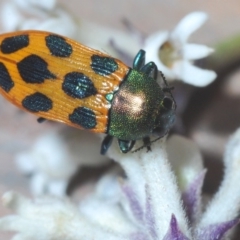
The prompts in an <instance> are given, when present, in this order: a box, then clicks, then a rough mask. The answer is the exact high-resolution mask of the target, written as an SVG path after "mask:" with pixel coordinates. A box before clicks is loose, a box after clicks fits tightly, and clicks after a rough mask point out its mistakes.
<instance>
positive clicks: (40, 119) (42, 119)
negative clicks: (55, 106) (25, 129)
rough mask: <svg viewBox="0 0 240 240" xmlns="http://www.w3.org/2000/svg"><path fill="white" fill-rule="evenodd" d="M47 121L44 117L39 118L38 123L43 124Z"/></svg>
mask: <svg viewBox="0 0 240 240" xmlns="http://www.w3.org/2000/svg"><path fill="white" fill-rule="evenodd" d="M46 120H47V119H46V118H43V117H39V118H38V119H37V121H38V123H43V122H45V121H46Z"/></svg>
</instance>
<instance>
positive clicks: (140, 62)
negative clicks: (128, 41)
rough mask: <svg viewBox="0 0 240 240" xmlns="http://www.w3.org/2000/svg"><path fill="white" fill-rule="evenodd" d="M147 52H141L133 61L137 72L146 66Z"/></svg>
mask: <svg viewBox="0 0 240 240" xmlns="http://www.w3.org/2000/svg"><path fill="white" fill-rule="evenodd" d="M145 53H146V52H145V51H144V50H142V49H141V50H139V52H138V53H137V55H136V56H135V58H134V60H133V69H135V70H140V69H141V68H142V67H143V66H144V64H145Z"/></svg>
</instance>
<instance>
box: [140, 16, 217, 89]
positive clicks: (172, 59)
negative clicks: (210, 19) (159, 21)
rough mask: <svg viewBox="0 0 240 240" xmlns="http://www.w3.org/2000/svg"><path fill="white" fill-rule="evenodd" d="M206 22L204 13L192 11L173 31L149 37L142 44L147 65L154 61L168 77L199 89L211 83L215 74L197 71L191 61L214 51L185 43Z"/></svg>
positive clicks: (198, 69)
mask: <svg viewBox="0 0 240 240" xmlns="http://www.w3.org/2000/svg"><path fill="white" fill-rule="evenodd" d="M206 19H207V15H206V14H205V13H203V12H193V13H191V14H188V15H187V16H185V17H184V18H183V19H182V20H181V21H180V23H179V24H178V25H177V26H176V27H175V29H174V30H173V31H172V32H158V33H155V34H153V35H150V36H149V37H148V38H147V39H146V40H145V44H144V49H145V50H146V60H147V62H149V61H153V62H155V63H156V65H157V66H158V69H159V70H160V71H162V72H163V73H164V75H165V76H166V77H167V78H170V79H174V80H182V81H183V82H186V83H189V84H192V85H195V86H199V87H202V86H206V85H208V84H210V83H211V82H212V81H213V80H214V79H215V78H216V73H215V72H214V71H211V70H206V69H204V70H203V69H200V68H198V67H196V66H194V65H193V64H192V61H194V60H196V59H200V58H203V57H206V56H208V55H209V54H210V53H212V52H213V50H212V49H211V48H208V47H206V46H203V45H199V44H190V43H187V40H188V38H189V36H190V35H191V34H192V33H193V32H194V31H196V30H197V29H198V28H199V27H200V26H201V25H202V24H203V23H204V22H205V21H206Z"/></svg>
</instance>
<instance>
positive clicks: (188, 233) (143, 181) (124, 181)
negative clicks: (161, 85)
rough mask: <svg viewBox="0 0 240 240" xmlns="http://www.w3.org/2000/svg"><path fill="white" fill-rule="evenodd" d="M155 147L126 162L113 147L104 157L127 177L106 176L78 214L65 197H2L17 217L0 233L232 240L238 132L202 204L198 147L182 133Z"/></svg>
mask: <svg viewBox="0 0 240 240" xmlns="http://www.w3.org/2000/svg"><path fill="white" fill-rule="evenodd" d="M158 145H159V144H158V143H154V144H153V146H152V147H153V151H152V152H150V153H146V152H145V150H140V151H139V152H137V153H136V154H134V155H133V154H131V153H128V154H126V155H124V157H123V156H122V154H120V153H119V152H118V150H117V146H116V145H115V146H114V147H113V148H112V149H111V150H110V151H109V155H110V157H114V160H115V161H117V162H118V163H119V164H120V165H121V166H122V168H123V169H124V170H125V173H126V175H127V178H123V177H120V175H119V174H117V173H116V172H111V173H109V174H107V175H106V176H104V177H103V178H102V179H101V180H100V181H99V182H98V184H97V186H96V190H95V192H94V193H92V194H91V195H89V196H87V197H86V198H85V199H83V200H82V201H81V202H80V205H79V209H77V208H76V207H75V206H74V205H73V204H72V203H70V202H69V200H67V199H62V200H61V199H59V198H54V197H44V198H37V199H36V200H34V201H33V200H28V199H26V198H25V197H23V196H21V195H20V194H17V193H14V192H8V193H6V194H5V195H4V196H3V203H4V204H5V205H6V206H8V207H9V208H11V209H13V210H14V211H15V212H16V213H17V215H12V216H6V217H3V218H2V219H1V220H0V228H1V229H2V230H11V231H17V232H18V235H17V237H16V238H19V239H35V240H43V239H44V240H51V239H58V240H61V239H63V240H64V239H73V240H74V239H78V240H79V239H96V240H97V239H99V240H101V239H111V240H120V239H129V240H139V239H142V240H150V239H151V240H152V239H161V240H174V239H182V240H187V239H196V240H219V239H224V237H226V236H230V234H231V233H232V231H231V229H233V227H234V226H236V225H237V224H238V223H239V221H240V220H239V219H238V218H237V216H238V209H239V206H240V204H239V203H240V190H237V189H236V188H235V184H234V183H235V182H237V181H239V180H240V174H239V171H237V169H236V167H235V166H237V165H239V160H240V158H239V156H240V154H239V149H240V129H239V130H238V131H237V132H236V133H235V134H234V135H233V136H232V138H231V139H230V141H229V143H228V145H227V148H226V153H225V157H224V164H225V175H224V180H223V182H222V185H221V187H220V189H219V190H218V192H217V193H216V195H215V196H214V197H213V199H212V200H211V201H209V203H208V205H207V206H205V205H204V203H203V201H202V196H201V188H202V184H203V181H204V176H205V173H206V170H204V169H203V164H202V159H201V155H200V153H199V151H198V149H197V147H196V146H195V145H194V144H193V143H192V142H191V141H189V140H187V139H185V138H183V137H180V136H172V137H171V138H170V139H169V140H168V141H167V142H166V143H165V141H164V140H162V142H161V146H160V147H159V146H158ZM170 162H171V163H173V164H172V165H173V170H172V169H171V167H170ZM176 177H177V178H176ZM177 182H179V183H181V184H180V186H181V190H179V189H178V187H177ZM202 209H206V210H204V211H203V210H202ZM93 229H94V230H93ZM36 232H37V233H38V234H36Z"/></svg>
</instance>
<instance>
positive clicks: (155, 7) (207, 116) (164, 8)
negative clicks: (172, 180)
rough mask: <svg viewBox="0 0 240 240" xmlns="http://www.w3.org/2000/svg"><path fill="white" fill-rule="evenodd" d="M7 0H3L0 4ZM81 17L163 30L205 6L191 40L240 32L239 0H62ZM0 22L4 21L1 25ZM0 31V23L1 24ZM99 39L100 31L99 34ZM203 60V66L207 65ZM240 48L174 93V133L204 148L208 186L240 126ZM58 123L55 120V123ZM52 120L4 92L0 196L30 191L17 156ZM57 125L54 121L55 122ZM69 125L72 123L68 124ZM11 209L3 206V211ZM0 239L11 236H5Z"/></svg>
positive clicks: (209, 40)
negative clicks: (210, 76)
mask: <svg viewBox="0 0 240 240" xmlns="http://www.w3.org/2000/svg"><path fill="white" fill-rule="evenodd" d="M3 2H4V1H3V0H0V4H2V3H3ZM59 2H61V3H62V4H64V5H65V6H66V8H67V9H69V10H70V11H71V12H72V14H73V15H74V16H76V17H77V18H79V19H80V20H81V19H84V20H89V21H91V22H93V23H97V24H98V25H102V26H106V27H109V28H113V29H118V30H121V31H126V27H125V26H124V24H123V23H122V20H123V19H128V21H130V22H131V24H132V25H134V26H135V27H136V28H137V29H138V30H139V31H140V32H142V33H143V34H144V35H148V34H151V33H153V32H156V31H159V30H171V29H173V28H174V26H175V25H176V24H177V23H178V21H179V20H180V19H181V18H183V17H184V16H185V15H186V14H188V13H190V12H192V11H205V12H206V13H207V14H208V15H209V19H208V21H207V22H206V23H205V25H204V26H203V27H202V28H201V29H200V30H198V31H197V32H196V33H195V34H194V35H193V36H192V37H191V39H190V40H189V41H190V42H196V43H199V44H206V45H208V46H211V47H214V46H215V45H216V43H218V42H221V41H223V40H225V39H227V38H230V37H232V36H234V35H238V34H240V27H239V26H240V8H239V1H238V0H228V1H219V0H211V1H203V0H195V1H188V0H181V1H180V0H121V1H119V0H118V1H117V0H102V1H97V0H87V1H83V0H68V1H65V0H59ZM0 27H1V25H0ZM0 30H1V28H0ZM98 37H99V38H101V36H98ZM208 63H209V62H207V61H205V60H203V61H201V62H199V63H198V64H199V65H202V66H208V67H209V68H210V66H212V67H216V66H215V65H211V64H212V63H211V62H210V64H209V65H207V64H208ZM239 64H240V49H239V57H238V58H234V59H233V61H231V62H228V63H227V64H226V65H225V66H224V67H223V68H222V67H221V68H220V69H219V68H218V67H217V68H216V69H215V70H216V71H217V73H218V74H219V77H218V79H217V80H215V81H214V83H212V84H211V85H209V86H208V87H205V88H195V87H192V86H188V85H185V84H181V83H179V82H176V84H175V83H172V85H173V86H174V87H175V90H174V96H175V97H176V100H177V102H178V105H179V112H180V113H179V118H178V122H177V123H176V127H175V129H174V130H173V132H177V133H181V134H183V135H186V136H188V137H189V138H191V139H193V140H194V141H195V142H196V143H197V144H198V145H199V148H200V149H201V151H202V154H203V156H204V160H205V164H206V166H207V168H208V174H207V179H206V183H205V185H204V190H205V191H206V192H207V193H213V192H214V191H216V189H217V187H218V184H219V183H220V180H221V177H222V163H221V160H222V156H223V153H224V146H225V143H226V141H227V139H228V137H229V135H230V134H232V133H233V132H234V131H235V130H236V129H237V128H238V127H239V126H240V107H239V106H240V68H239V67H238V66H239ZM56 124H57V123H56ZM52 126H53V124H52V123H44V124H38V123H37V122H36V117H35V116H33V115H31V114H26V113H25V112H22V111H21V110H19V109H17V108H16V107H14V106H12V105H11V104H10V103H8V102H7V101H6V100H4V99H3V98H2V97H0V166H1V167H0V196H1V195H2V194H3V193H4V192H6V191H8V190H16V191H18V192H21V193H24V194H25V195H30V194H29V190H28V181H27V178H26V176H23V175H22V174H21V173H20V172H19V170H18V169H17V167H16V165H15V162H14V156H15V155H16V154H17V153H18V152H20V151H22V150H25V149H28V148H31V146H32V143H33V142H34V140H35V139H37V137H38V136H39V134H42V133H43V132H47V131H48V129H51V128H52ZM54 127H55V124H54ZM66 128H68V127H66ZM7 212H8V211H7V210H6V209H5V208H3V207H2V206H1V205H0V216H2V215H5V214H6V213H7ZM0 239H8V238H7V235H3V234H2V235H1V234H0Z"/></svg>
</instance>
